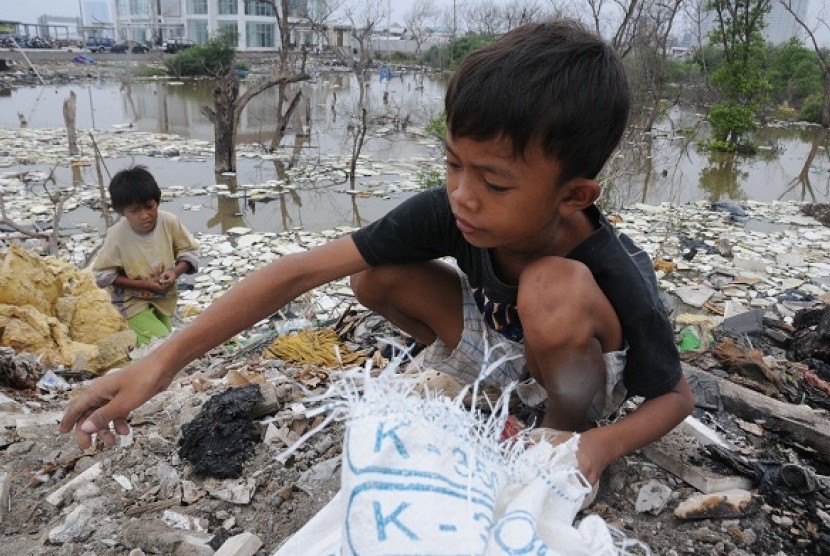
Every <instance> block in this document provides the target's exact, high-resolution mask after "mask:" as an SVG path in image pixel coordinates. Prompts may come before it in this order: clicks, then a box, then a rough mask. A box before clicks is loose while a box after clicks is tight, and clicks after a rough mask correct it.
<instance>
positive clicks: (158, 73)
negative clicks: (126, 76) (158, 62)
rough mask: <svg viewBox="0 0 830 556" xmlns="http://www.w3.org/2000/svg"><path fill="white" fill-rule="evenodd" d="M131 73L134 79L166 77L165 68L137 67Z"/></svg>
mask: <svg viewBox="0 0 830 556" xmlns="http://www.w3.org/2000/svg"><path fill="white" fill-rule="evenodd" d="M132 73H133V75H134V76H136V77H163V76H166V75H168V73H167V70H166V69H165V68H160V67H158V66H137V67H134V68H133V70H132Z"/></svg>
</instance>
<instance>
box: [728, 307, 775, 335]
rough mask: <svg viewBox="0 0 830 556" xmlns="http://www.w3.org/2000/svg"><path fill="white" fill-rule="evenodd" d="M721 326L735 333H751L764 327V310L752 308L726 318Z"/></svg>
mask: <svg viewBox="0 0 830 556" xmlns="http://www.w3.org/2000/svg"><path fill="white" fill-rule="evenodd" d="M720 328H721V329H722V330H725V331H727V332H731V333H733V334H751V333H753V332H760V331H761V330H762V329H763V328H764V310H763V309H752V310H751V311H746V312H744V313H740V314H737V315H735V316H732V317H729V318H728V319H724V321H723V322H722V323H721V325H720Z"/></svg>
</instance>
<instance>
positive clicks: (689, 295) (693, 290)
mask: <svg viewBox="0 0 830 556" xmlns="http://www.w3.org/2000/svg"><path fill="white" fill-rule="evenodd" d="M674 293H675V294H676V295H677V297H679V298H680V300H681V301H682V302H683V303H685V304H686V305H691V306H692V307H703V304H704V303H706V302H707V301H709V298H710V297H712V296H713V295H715V290H713V289H712V288H710V287H709V286H704V285H697V286H686V287H684V288H677V289H676V290H675V291H674Z"/></svg>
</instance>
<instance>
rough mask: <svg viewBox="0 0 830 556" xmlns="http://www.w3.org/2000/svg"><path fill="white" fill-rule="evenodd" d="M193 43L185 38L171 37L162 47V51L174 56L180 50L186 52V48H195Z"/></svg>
mask: <svg viewBox="0 0 830 556" xmlns="http://www.w3.org/2000/svg"><path fill="white" fill-rule="evenodd" d="M193 44H194V43H193V41H192V40H190V39H186V38H184V37H170V38H169V39H167V40H166V41H164V43H162V45H161V49H162V50H164V51H165V52H168V53H170V54H173V53H175V52H179V51H180V50H184V49H186V48H190V47H191V46H193Z"/></svg>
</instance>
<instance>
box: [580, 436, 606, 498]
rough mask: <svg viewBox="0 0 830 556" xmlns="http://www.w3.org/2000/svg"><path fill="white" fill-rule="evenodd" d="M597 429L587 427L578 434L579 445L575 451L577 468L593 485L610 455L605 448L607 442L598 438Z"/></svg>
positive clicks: (603, 469)
mask: <svg viewBox="0 0 830 556" xmlns="http://www.w3.org/2000/svg"><path fill="white" fill-rule="evenodd" d="M598 431H599V429H588V430H587V431H585V432H582V433H580V435H579V447H578V449H577V452H576V459H577V462H579V470H580V471H582V474H583V475H585V478H586V479H588V482H589V483H591V484H592V485H595V484H596V483H597V481H598V480H599V477H600V475H602V472H603V471H605V468H606V467H608V465H609V464H610V463H611V457H610V454H609V453H608V450H607V449H606V446H607V443H606V442H605V441H602V440H600V438H599V437H600V436H601V435H599V434H597V433H598Z"/></svg>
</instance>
